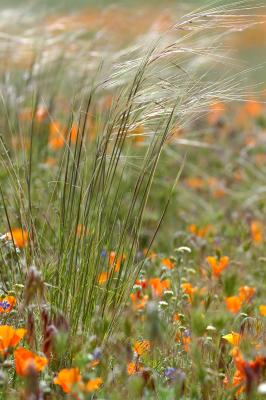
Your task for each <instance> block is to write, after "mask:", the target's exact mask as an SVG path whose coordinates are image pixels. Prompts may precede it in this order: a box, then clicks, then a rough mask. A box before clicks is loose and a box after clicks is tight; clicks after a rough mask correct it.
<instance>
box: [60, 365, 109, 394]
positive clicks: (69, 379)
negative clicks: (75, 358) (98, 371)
mask: <svg viewBox="0 0 266 400" xmlns="http://www.w3.org/2000/svg"><path fill="white" fill-rule="evenodd" d="M102 383H103V380H102V378H99V377H96V378H92V379H89V380H88V381H87V382H86V383H84V382H82V378H81V374H80V371H79V369H78V368H64V369H61V371H59V372H58V374H57V376H56V377H55V378H54V384H55V385H59V386H60V387H61V389H62V390H63V392H64V393H71V392H74V390H75V389H77V390H81V391H83V392H86V393H92V392H95V391H97V390H98V389H99V388H100V387H101V385H102Z"/></svg>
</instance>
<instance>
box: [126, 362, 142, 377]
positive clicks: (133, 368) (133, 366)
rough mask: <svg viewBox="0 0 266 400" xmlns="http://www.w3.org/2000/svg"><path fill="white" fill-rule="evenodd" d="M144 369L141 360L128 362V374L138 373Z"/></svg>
mask: <svg viewBox="0 0 266 400" xmlns="http://www.w3.org/2000/svg"><path fill="white" fill-rule="evenodd" d="M141 370H142V366H141V365H140V364H139V362H134V361H131V362H129V363H128V364H127V373H128V375H133V374H136V373H137V372H139V371H141Z"/></svg>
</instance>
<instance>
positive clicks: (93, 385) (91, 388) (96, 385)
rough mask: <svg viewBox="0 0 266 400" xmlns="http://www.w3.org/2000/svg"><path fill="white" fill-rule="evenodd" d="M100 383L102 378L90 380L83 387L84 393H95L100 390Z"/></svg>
mask: <svg viewBox="0 0 266 400" xmlns="http://www.w3.org/2000/svg"><path fill="white" fill-rule="evenodd" d="M102 383H103V380H102V378H94V379H90V380H89V381H88V382H87V383H86V385H85V391H86V392H88V393H91V392H95V391H96V390H98V389H100V387H101V385H102Z"/></svg>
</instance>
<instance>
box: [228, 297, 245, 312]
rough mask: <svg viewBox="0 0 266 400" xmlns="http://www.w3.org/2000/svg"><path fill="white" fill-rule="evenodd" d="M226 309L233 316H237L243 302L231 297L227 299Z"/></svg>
mask: <svg viewBox="0 0 266 400" xmlns="http://www.w3.org/2000/svg"><path fill="white" fill-rule="evenodd" d="M225 304H226V308H227V310H228V311H231V312H232V313H233V314H237V313H238V312H239V310H240V308H241V305H242V301H241V300H240V298H239V297H238V296H231V297H227V298H226V299H225Z"/></svg>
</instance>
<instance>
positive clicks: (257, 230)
mask: <svg viewBox="0 0 266 400" xmlns="http://www.w3.org/2000/svg"><path fill="white" fill-rule="evenodd" d="M250 232H251V238H252V241H253V242H254V243H255V244H260V243H262V242H263V225H262V223H261V222H259V221H252V222H251V224H250Z"/></svg>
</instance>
